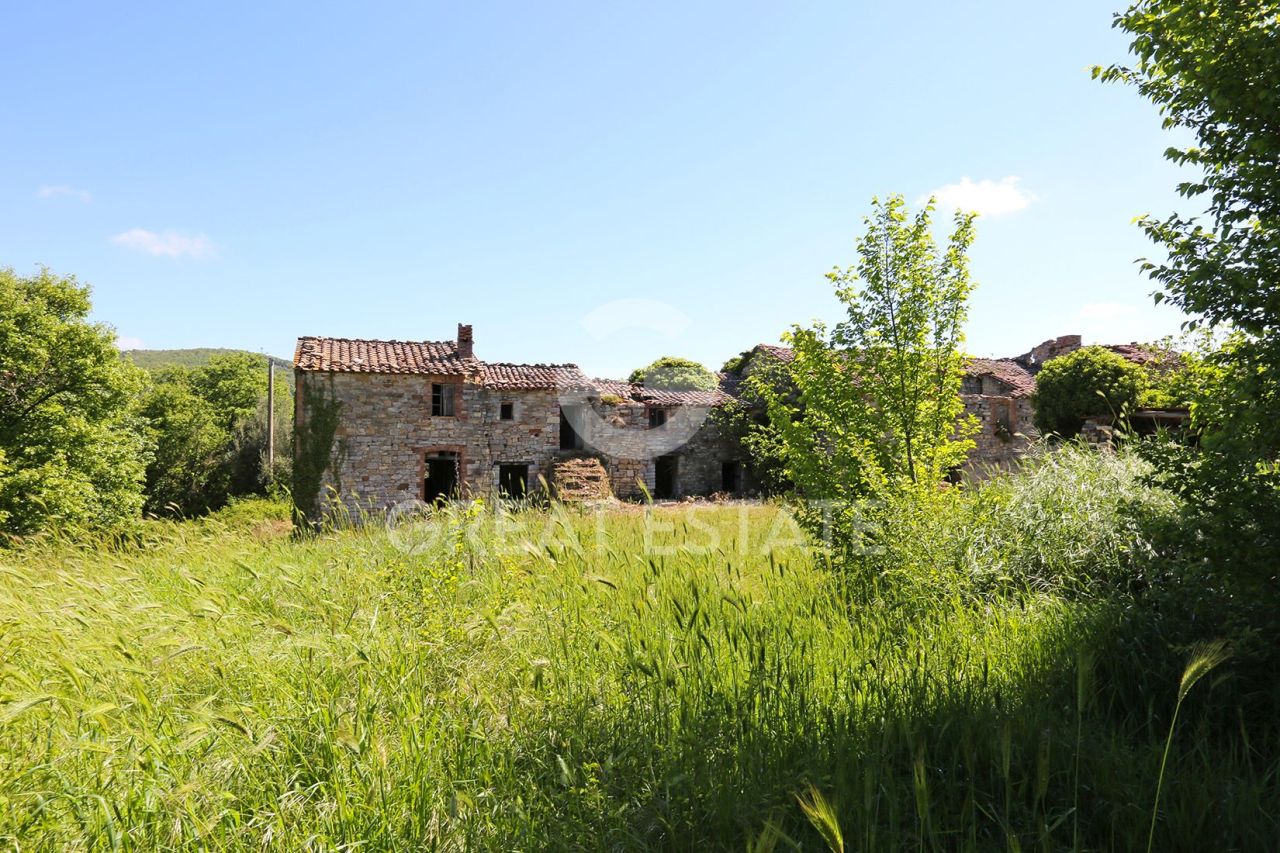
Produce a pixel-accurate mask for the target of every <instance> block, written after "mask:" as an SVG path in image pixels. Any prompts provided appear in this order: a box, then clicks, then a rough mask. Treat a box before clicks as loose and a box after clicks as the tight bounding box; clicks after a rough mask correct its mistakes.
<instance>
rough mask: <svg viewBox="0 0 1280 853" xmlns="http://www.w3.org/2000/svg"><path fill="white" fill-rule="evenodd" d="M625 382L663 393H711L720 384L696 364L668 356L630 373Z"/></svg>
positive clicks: (688, 360)
mask: <svg viewBox="0 0 1280 853" xmlns="http://www.w3.org/2000/svg"><path fill="white" fill-rule="evenodd" d="M627 381H628V382H636V383H639V384H641V385H645V386H647V387H649V388H660V389H663V390H665V391H713V390H715V388H716V386H718V385H719V384H720V380H719V379H717V378H716V375H715V374H714V373H712V372H711V371H710V370H707V369H706V368H705V367H703V366H702V365H701V364H699V363H698V362H696V361H693V360H691V359H687V358H677V357H675V356H670V355H668V356H663V357H662V358H660V359H658V360H657V361H655V362H654V363H653V364H650V365H649V366H648V367H639V368H636V369H635V370H633V371H631V375H630V376H629V377H627Z"/></svg>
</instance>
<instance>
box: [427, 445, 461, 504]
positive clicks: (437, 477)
mask: <svg viewBox="0 0 1280 853" xmlns="http://www.w3.org/2000/svg"><path fill="white" fill-rule="evenodd" d="M461 462H462V455H461V454H460V453H457V452H455V451H451V450H445V451H441V452H439V453H432V454H430V455H429V456H427V458H426V466H425V477H424V478H423V481H422V499H423V500H424V501H426V502H427V503H429V504H434V503H440V502H443V501H449V500H453V499H454V498H456V497H457V496H458V485H459V481H460V480H461V477H460V473H461V472H460V471H459V467H460V465H461Z"/></svg>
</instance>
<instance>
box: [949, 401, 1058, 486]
mask: <svg viewBox="0 0 1280 853" xmlns="http://www.w3.org/2000/svg"><path fill="white" fill-rule="evenodd" d="M961 397H962V399H963V400H964V411H965V414H966V415H972V416H973V417H974V418H976V419H977V421H978V431H977V432H976V433H975V434H974V435H973V437H972V438H973V442H974V444H975V448H974V450H973V452H972V453H971V454H970V456H969V461H968V462H967V463H966V465H965V472H966V474H968V475H970V476H977V477H981V476H984V475H985V474H986V473H988V472H989V471H991V470H992V469H1007V468H1010V467H1012V466H1013V465H1014V464H1015V463H1016V462H1017V460H1018V459H1020V458H1022V456H1023V455H1024V454H1025V453H1026V452H1027V449H1028V448H1029V447H1030V446H1031V445H1032V443H1034V442H1035V440H1036V439H1038V438H1039V437H1040V432H1039V430H1037V429H1036V425H1035V409H1034V408H1033V407H1032V405H1031V401H1030V400H1029V399H1027V398H1026V397H1009V396H1004V395H990V394H963V395H961Z"/></svg>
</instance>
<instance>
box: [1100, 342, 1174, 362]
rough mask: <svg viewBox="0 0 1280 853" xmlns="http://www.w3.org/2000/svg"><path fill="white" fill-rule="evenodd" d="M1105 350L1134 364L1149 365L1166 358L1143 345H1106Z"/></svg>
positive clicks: (1157, 351)
mask: <svg viewBox="0 0 1280 853" xmlns="http://www.w3.org/2000/svg"><path fill="white" fill-rule="evenodd" d="M1105 348H1106V349H1109V350H1111V351H1112V352H1114V353H1116V354H1117V355H1122V356H1124V357H1125V358H1127V359H1128V360H1129V361H1132V362H1133V363H1134V364H1148V363H1149V362H1153V361H1161V360H1162V359H1163V358H1164V355H1162V354H1161V352H1160V351H1159V350H1157V349H1153V348H1152V347H1146V346H1143V345H1142V344H1106V345H1105Z"/></svg>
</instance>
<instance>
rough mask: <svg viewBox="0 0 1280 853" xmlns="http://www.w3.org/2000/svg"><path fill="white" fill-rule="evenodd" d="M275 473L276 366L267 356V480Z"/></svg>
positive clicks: (270, 480)
mask: <svg viewBox="0 0 1280 853" xmlns="http://www.w3.org/2000/svg"><path fill="white" fill-rule="evenodd" d="M275 473H276V366H275V364H273V363H272V361H271V356H267V482H272V481H273V480H275Z"/></svg>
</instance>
